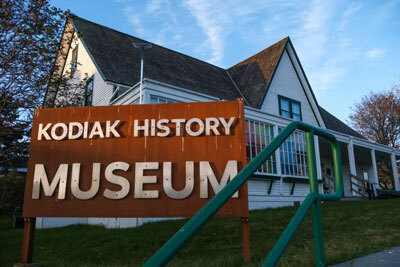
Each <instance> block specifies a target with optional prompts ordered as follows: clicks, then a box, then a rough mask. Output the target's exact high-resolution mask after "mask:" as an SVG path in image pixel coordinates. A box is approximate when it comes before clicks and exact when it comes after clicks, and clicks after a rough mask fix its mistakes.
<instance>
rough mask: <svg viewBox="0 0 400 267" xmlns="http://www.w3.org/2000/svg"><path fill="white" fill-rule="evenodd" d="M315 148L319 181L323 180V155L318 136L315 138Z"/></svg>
mask: <svg viewBox="0 0 400 267" xmlns="http://www.w3.org/2000/svg"><path fill="white" fill-rule="evenodd" d="M314 146H315V159H316V164H317V175H318V180H322V170H321V155H320V153H319V137H318V136H314Z"/></svg>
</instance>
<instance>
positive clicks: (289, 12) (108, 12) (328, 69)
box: [51, 0, 400, 122]
mask: <svg viewBox="0 0 400 267" xmlns="http://www.w3.org/2000/svg"><path fill="white" fill-rule="evenodd" d="M51 3H52V4H53V5H54V6H57V7H59V8H62V9H70V10H71V11H72V12H73V13H75V14H76V15H78V16H81V17H83V18H86V19H88V20H91V21H94V22H97V23H99V24H102V25H105V26H108V27H111V28H114V29H117V30H119V31H122V32H126V33H128V34H131V35H134V36H137V37H140V38H143V39H145V40H148V41H150V42H153V43H157V44H160V45H163V46H165V47H168V48H170V49H173V50H176V51H179V52H181V53H184V54H187V55H190V56H193V57H196V58H199V59H201V60H204V61H208V62H210V63H213V64H215V65H217V66H220V67H224V68H226V67H230V66H232V65H234V64H235V63H237V62H239V61H241V60H243V59H245V58H247V57H249V56H251V55H253V54H255V53H257V52H258V51H260V50H262V49H264V48H266V47H268V46H269V45H271V44H273V43H275V42H277V41H279V40H281V39H282V38H284V37H286V36H290V38H291V39H292V42H293V45H294V47H295V49H296V51H297V54H298V56H299V58H300V61H301V62H302V65H303V67H304V70H305V72H306V75H307V76H308V79H309V81H310V84H311V86H312V88H313V90H314V92H315V94H316V97H317V100H318V102H319V104H320V105H321V106H322V107H324V108H325V109H327V110H328V111H330V112H331V113H333V114H334V115H335V116H337V117H338V118H340V119H342V120H343V121H345V122H346V121H347V120H348V115H349V114H350V113H351V109H350V107H351V106H354V104H355V103H356V102H359V101H360V99H361V97H362V96H363V95H366V94H368V93H369V91H371V90H374V91H381V90H387V89H390V88H391V87H392V85H393V84H395V83H400V0H393V1H372V0H369V1H344V0H325V1H320V0H315V1H285V0H280V1H268V0H246V1H239V0H230V1H227V0H214V1H205V0H179V1H173V0H151V1H137V0H136V1H135V0H97V1H94V0H92V1H82V0H79V1H78V0H68V1H65V0H52V1H51Z"/></svg>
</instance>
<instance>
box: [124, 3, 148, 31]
mask: <svg viewBox="0 0 400 267" xmlns="http://www.w3.org/2000/svg"><path fill="white" fill-rule="evenodd" d="M133 10H134V8H133V7H131V6H127V7H125V8H124V13H125V15H126V16H127V18H128V21H129V22H130V23H131V24H132V25H133V26H134V28H135V33H136V34H137V35H139V36H144V34H145V32H146V31H145V29H144V27H143V25H142V23H141V18H140V15H139V14H137V13H136V12H133Z"/></svg>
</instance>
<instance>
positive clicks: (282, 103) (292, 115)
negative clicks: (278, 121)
mask: <svg viewBox="0 0 400 267" xmlns="http://www.w3.org/2000/svg"><path fill="white" fill-rule="evenodd" d="M278 99H279V114H280V115H281V116H282V117H285V118H289V119H293V120H296V121H301V120H302V118H301V104H300V102H299V101H296V100H293V99H290V98H287V97H284V96H280V95H279V96H278Z"/></svg>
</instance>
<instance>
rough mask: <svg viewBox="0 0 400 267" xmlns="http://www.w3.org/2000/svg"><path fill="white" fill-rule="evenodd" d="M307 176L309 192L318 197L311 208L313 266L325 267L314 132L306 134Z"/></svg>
mask: <svg viewBox="0 0 400 267" xmlns="http://www.w3.org/2000/svg"><path fill="white" fill-rule="evenodd" d="M306 140H307V163H308V176H309V177H310V179H309V183H310V191H311V193H315V194H317V195H318V198H317V200H316V201H315V202H314V204H313V207H312V222H313V232H314V250H315V265H316V266H325V259H324V241H323V236H322V222H321V203H320V200H319V192H318V191H319V190H318V173H317V166H316V160H315V146H314V131H313V130H311V131H307V132H306Z"/></svg>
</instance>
